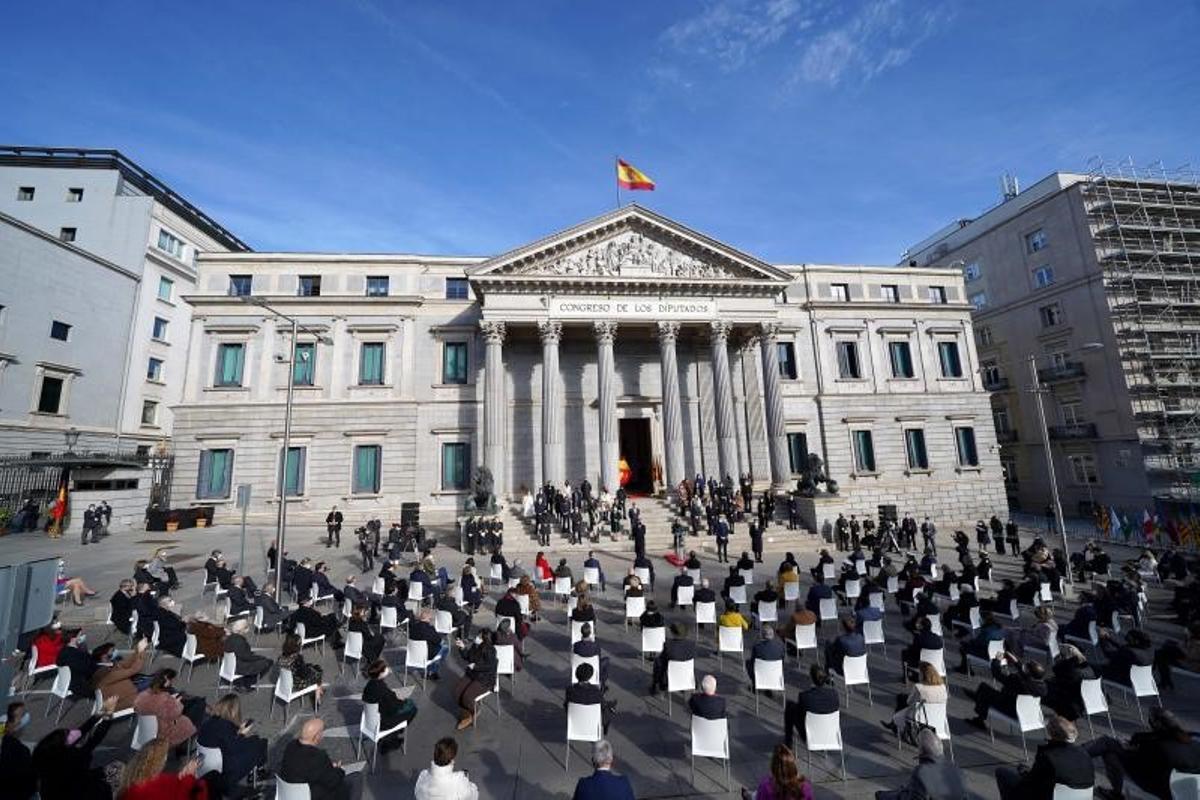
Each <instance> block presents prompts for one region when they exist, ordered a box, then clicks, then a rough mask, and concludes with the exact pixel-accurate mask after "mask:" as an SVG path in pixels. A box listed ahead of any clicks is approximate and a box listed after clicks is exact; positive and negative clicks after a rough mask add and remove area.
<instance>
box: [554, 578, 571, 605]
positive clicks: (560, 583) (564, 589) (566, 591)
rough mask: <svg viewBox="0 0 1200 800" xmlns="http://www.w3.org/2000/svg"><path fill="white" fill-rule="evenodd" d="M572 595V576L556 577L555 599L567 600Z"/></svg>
mask: <svg viewBox="0 0 1200 800" xmlns="http://www.w3.org/2000/svg"><path fill="white" fill-rule="evenodd" d="M570 596H571V579H570V578H555V579H554V599H555V602H557V601H558V600H560V599H561V600H562V601H563V602H564V603H565V602H567V598H568V597H570Z"/></svg>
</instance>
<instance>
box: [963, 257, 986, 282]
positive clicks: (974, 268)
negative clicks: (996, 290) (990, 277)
mask: <svg viewBox="0 0 1200 800" xmlns="http://www.w3.org/2000/svg"><path fill="white" fill-rule="evenodd" d="M981 274H982V273H981V272H980V270H979V262H978V261H972V262H971V263H969V264H964V265H963V279H964V280H966V281H967V283H970V282H971V281H977V280H979V276H980V275H981Z"/></svg>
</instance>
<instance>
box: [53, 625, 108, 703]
mask: <svg viewBox="0 0 1200 800" xmlns="http://www.w3.org/2000/svg"><path fill="white" fill-rule="evenodd" d="M54 663H55V665H56V666H59V667H70V669H71V694H73V695H75V696H76V697H84V696H86V695H87V694H88V693H89V691H90V689H89V687H90V686H91V685H92V678H94V677H95V676H96V670H97V669H98V668H99V664H98V663H97V661H96V659H95V658H93V657H92V654H91V653H89V652H88V649H87V636H86V635H85V634H84V632H83V630H82V629H80V630H78V631H75V633H74V634H72V635H71V638H70V641H68V642H67V646H66V647H64V648H63V649H62V650H59V651H58V658H57V659H55V661H54Z"/></svg>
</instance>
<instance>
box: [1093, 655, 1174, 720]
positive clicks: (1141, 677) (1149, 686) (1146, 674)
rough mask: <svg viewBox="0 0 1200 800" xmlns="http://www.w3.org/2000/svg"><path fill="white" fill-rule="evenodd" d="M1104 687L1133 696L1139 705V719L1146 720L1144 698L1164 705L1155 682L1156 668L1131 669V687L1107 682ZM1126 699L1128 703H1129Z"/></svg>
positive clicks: (1137, 667) (1147, 666) (1133, 667)
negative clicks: (1151, 698)
mask: <svg viewBox="0 0 1200 800" xmlns="http://www.w3.org/2000/svg"><path fill="white" fill-rule="evenodd" d="M1104 685H1105V686H1107V687H1109V688H1110V689H1118V690H1120V692H1121V693H1122V694H1124V695H1126V696H1128V695H1130V694H1132V695H1133V701H1134V702H1135V703H1136V704H1137V710H1138V718H1139V719H1142V720H1145V715H1144V714H1143V713H1142V700H1141V699H1142V698H1143V697H1153V698H1154V699H1155V700H1157V701H1158V704H1159V705H1160V706H1161V705H1162V698H1161V697H1159V696H1158V684H1156V683H1155V682H1154V667H1152V666H1150V665H1149V664H1147V665H1146V666H1143V667H1139V666H1136V665H1135V666H1132V667H1130V668H1129V685H1128V686H1126V685H1125V684H1123V683H1118V682H1116V681H1110V680H1105V681H1104ZM1128 702H1129V701H1128V699H1126V703H1128Z"/></svg>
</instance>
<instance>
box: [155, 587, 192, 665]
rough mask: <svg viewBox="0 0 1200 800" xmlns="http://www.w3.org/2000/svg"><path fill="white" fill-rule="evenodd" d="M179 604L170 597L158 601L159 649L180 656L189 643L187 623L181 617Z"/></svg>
mask: <svg viewBox="0 0 1200 800" xmlns="http://www.w3.org/2000/svg"><path fill="white" fill-rule="evenodd" d="M178 608H179V606H178V604H177V603H176V602H175V601H174V600H172V599H171V598H169V597H164V598H162V599H161V600H159V601H158V615H157V617H156V618H155V622H157V623H158V649H159V650H161V651H163V652H164V653H170V654H171V655H173V656H175V657H176V658H178V657H179V656H180V655H182V654H183V646H184V644H186V643H187V634H188V630H187V624H186V623H184V621H183V620H182V619H181V618H180V617H179V614H178V612H177V609H178Z"/></svg>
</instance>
